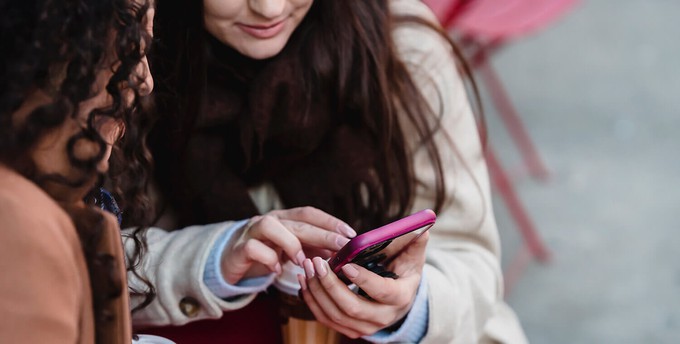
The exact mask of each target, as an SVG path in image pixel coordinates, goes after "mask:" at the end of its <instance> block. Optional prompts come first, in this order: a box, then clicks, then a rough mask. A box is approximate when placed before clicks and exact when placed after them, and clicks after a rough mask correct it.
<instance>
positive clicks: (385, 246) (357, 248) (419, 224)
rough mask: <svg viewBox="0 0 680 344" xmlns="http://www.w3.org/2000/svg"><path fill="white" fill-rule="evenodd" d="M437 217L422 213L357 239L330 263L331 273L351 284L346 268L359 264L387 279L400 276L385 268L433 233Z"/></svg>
mask: <svg viewBox="0 0 680 344" xmlns="http://www.w3.org/2000/svg"><path fill="white" fill-rule="evenodd" d="M436 219H437V216H436V215H435V213H434V211H432V210H430V209H425V210H421V211H419V212H417V213H415V214H412V215H409V216H406V217H404V218H401V219H399V220H397V221H394V222H392V223H389V224H386V225H384V226H382V227H379V228H376V229H373V230H370V231H368V232H366V233H363V234H360V235H357V236H356V237H354V238H352V239H351V240H350V241H349V242H348V243H347V244H345V246H343V247H342V248H341V249H340V250H339V251H338V252H337V253H336V254H335V255H334V256H333V257H331V259H330V260H329V261H328V264H329V265H330V268H331V270H333V272H335V274H336V275H338V277H340V279H342V280H343V281H345V282H348V280H347V278H346V277H345V276H344V275H343V274H342V270H340V269H341V268H342V266H343V265H345V264H348V263H355V264H358V265H360V266H363V267H365V268H367V269H369V270H371V271H373V272H375V273H378V274H380V275H381V276H385V277H393V278H396V277H397V276H396V275H394V274H393V273H391V272H389V271H387V270H386V269H385V267H386V266H387V265H389V263H390V262H391V261H392V260H394V258H396V257H397V256H398V255H399V254H400V253H401V252H402V251H403V250H405V249H406V248H407V247H408V246H409V245H410V244H411V243H412V242H413V241H415V240H416V239H418V237H420V236H421V235H422V234H423V233H425V231H427V230H428V229H430V227H432V225H434V222H435V221H436Z"/></svg>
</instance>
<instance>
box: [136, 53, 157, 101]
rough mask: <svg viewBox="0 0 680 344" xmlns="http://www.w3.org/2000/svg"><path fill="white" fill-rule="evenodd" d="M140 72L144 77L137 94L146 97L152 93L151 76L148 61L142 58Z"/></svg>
mask: <svg viewBox="0 0 680 344" xmlns="http://www.w3.org/2000/svg"><path fill="white" fill-rule="evenodd" d="M140 67H141V68H142V70H141V71H140V72H141V73H142V74H141V75H143V76H144V83H143V84H142V85H141V86H140V87H139V93H140V95H142V96H147V95H149V94H151V91H153V86H154V85H153V76H152V75H151V69H150V68H149V60H148V59H147V58H146V56H144V58H143V59H142V63H140Z"/></svg>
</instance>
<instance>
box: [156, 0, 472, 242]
mask: <svg viewBox="0 0 680 344" xmlns="http://www.w3.org/2000/svg"><path fill="white" fill-rule="evenodd" d="M202 18H203V16H202V2H200V1H198V2H197V1H167V0H159V1H158V3H157V12H156V37H157V38H158V42H159V44H158V45H157V46H156V50H155V53H156V54H152V60H151V63H152V70H153V72H154V75H155V76H156V77H157V78H158V79H159V87H157V88H156V103H157V111H158V112H159V114H162V118H161V119H160V122H159V124H158V126H157V127H156V128H155V129H154V131H153V133H152V135H151V140H150V141H151V143H150V145H151V149H152V151H153V155H154V159H155V161H156V166H157V169H156V171H157V173H156V175H155V178H156V180H157V181H158V184H159V186H160V189H161V192H162V194H163V196H164V198H165V200H166V202H167V205H168V206H171V207H172V208H173V210H174V211H175V213H176V215H177V218H178V220H179V222H180V225H189V224H195V223H208V222H215V221H220V220H228V219H232V220H233V219H239V218H245V217H249V216H252V215H255V214H256V213H257V209H256V207H255V206H254V204H252V202H251V201H250V199H249V197H248V192H247V189H248V188H250V187H252V186H257V185H258V184H260V183H262V182H263V181H269V182H271V183H272V184H273V185H274V187H275V188H276V190H277V192H278V194H279V196H280V197H281V199H282V201H283V203H284V204H285V205H286V206H288V207H294V206H304V205H312V206H316V207H318V208H320V209H322V210H325V211H327V212H329V213H331V214H334V215H336V216H338V217H340V218H342V219H344V220H346V221H347V222H348V223H349V224H351V225H352V226H354V227H355V228H357V229H358V230H360V231H361V230H366V229H370V228H372V227H375V226H378V225H382V224H384V223H386V222H388V221H391V220H394V219H396V218H398V217H401V216H403V215H405V213H406V212H408V211H410V208H411V205H412V203H413V200H414V194H415V188H416V180H415V177H414V167H413V162H412V161H411V152H410V149H411V148H412V147H407V144H408V143H407V142H406V139H405V133H404V132H403V130H402V123H400V120H399V119H400V117H402V116H403V117H405V118H406V120H407V121H409V122H410V123H409V124H410V126H411V127H413V128H414V130H415V131H416V134H417V136H418V138H419V142H418V145H419V146H422V148H423V149H425V150H426V151H427V153H428V156H429V157H430V160H431V161H432V164H433V166H434V169H435V176H436V183H435V185H436V186H435V190H433V193H434V195H435V197H434V202H433V204H432V205H431V206H432V207H433V209H435V211H438V210H440V208H441V207H442V206H443V204H444V202H445V198H446V194H445V185H444V178H443V173H444V172H443V170H442V161H441V157H440V154H439V152H438V150H437V147H436V146H435V145H434V142H433V140H432V137H433V136H434V134H435V133H436V132H437V131H438V130H439V129H440V128H439V125H440V123H439V118H438V117H439V113H437V111H438V110H440V109H430V108H429V107H428V105H427V104H426V103H425V101H424V99H423V97H422V95H421V91H420V90H419V89H418V87H417V86H416V85H415V83H414V80H413V78H412V76H411V75H410V73H409V70H408V69H407V67H406V66H405V64H404V63H403V62H402V60H401V59H400V58H399V56H398V54H397V51H396V47H395V44H394V42H393V40H392V36H391V35H392V30H393V28H394V27H395V25H398V24H401V23H403V22H411V23H413V24H415V25H425V26H427V27H430V28H431V29H433V30H437V31H438V32H440V33H441V34H442V35H443V37H446V35H445V33H444V32H442V31H441V29H438V28H437V27H436V25H433V24H431V23H428V22H426V21H424V20H420V19H418V18H410V17H395V16H393V15H392V14H391V13H390V10H389V6H388V1H387V0H342V1H332V0H317V1H315V2H314V3H313V5H312V7H311V9H310V11H309V13H308V14H307V16H306V17H305V19H304V20H303V22H302V23H301V24H300V26H299V27H298V29H297V30H296V32H295V33H294V34H293V36H292V37H291V39H290V41H289V42H288V44H287V45H286V47H285V48H284V50H283V51H282V52H281V53H280V54H279V55H277V56H275V57H274V58H271V59H268V60H263V61H256V60H251V59H249V58H247V57H245V56H242V55H240V54H239V53H238V52H236V51H234V50H233V49H231V48H229V47H227V46H224V45H223V44H221V43H220V42H218V41H217V40H216V39H215V38H213V37H211V36H210V35H209V34H207V33H206V32H205V31H204V29H203V19H202ZM447 39H448V38H447ZM454 51H456V52H457V51H458V50H454ZM459 57H460V56H459ZM442 96H445V95H442Z"/></svg>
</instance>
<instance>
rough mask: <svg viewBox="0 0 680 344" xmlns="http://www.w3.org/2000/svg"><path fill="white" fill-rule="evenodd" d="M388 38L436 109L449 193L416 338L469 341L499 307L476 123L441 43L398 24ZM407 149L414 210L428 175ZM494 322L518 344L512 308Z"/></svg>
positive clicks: (420, 154)
mask: <svg viewBox="0 0 680 344" xmlns="http://www.w3.org/2000/svg"><path fill="white" fill-rule="evenodd" d="M401 2H402V3H406V1H401ZM407 7H409V13H408V14H416V15H420V16H422V17H423V18H428V19H429V20H431V21H433V22H434V21H435V18H434V17H433V16H432V15H431V14H430V13H429V11H427V9H426V8H424V6H422V4H420V3H417V2H415V1H410V2H409V6H407ZM411 7H413V8H411ZM395 40H396V41H397V42H398V44H397V47H398V49H399V51H400V53H401V55H402V56H403V59H404V60H405V62H406V63H407V66H408V68H409V69H410V70H411V74H412V75H413V77H414V80H415V81H416V83H417V85H418V86H419V88H420V89H421V90H422V92H423V95H424V96H425V98H426V100H427V102H428V104H429V105H430V107H431V108H432V109H433V111H435V113H436V114H438V115H441V128H442V129H441V130H440V131H439V132H438V134H437V135H436V137H435V145H436V146H437V147H438V148H439V149H440V155H441V157H442V160H443V168H444V176H445V184H446V193H447V196H448V199H449V201H448V202H449V203H447V204H445V205H444V207H443V209H442V211H441V212H440V213H439V214H438V216H437V224H436V225H435V226H434V227H433V228H432V229H431V230H430V235H431V240H430V241H429V244H428V247H427V253H426V263H425V267H424V274H426V275H427V277H428V280H427V283H428V288H427V289H428V291H429V298H428V299H429V302H428V306H429V307H428V312H429V322H428V327H427V328H428V330H427V334H426V336H425V338H424V339H423V343H443V342H446V343H476V342H478V341H480V339H481V338H483V337H484V336H485V333H486V332H489V328H488V327H489V324H490V323H492V321H491V320H492V319H494V318H496V317H497V316H498V315H499V314H498V313H500V310H501V309H505V307H504V304H503V301H502V298H503V278H502V272H501V268H500V263H499V255H500V242H499V237H498V231H497V227H496V222H495V220H494V216H493V209H492V206H491V194H490V188H489V178H488V172H487V169H486V163H485V159H484V155H483V151H482V146H481V142H480V139H479V135H478V128H477V125H476V122H475V118H474V116H473V113H472V110H471V108H470V104H469V102H468V99H467V95H466V92H465V88H464V85H463V83H462V80H461V76H460V73H459V72H458V69H457V67H456V64H455V61H454V59H453V55H452V52H451V49H450V48H449V46H448V43H447V42H446V41H445V40H444V39H443V38H442V37H440V36H439V35H438V34H437V33H436V32H434V31H432V30H430V29H428V28H424V27H421V26H404V27H401V28H397V29H396V32H395ZM404 129H405V132H407V133H408V132H409V131H408V128H407V127H406V126H405V128H404ZM412 141H413V140H412ZM412 149H413V150H414V152H415V153H414V164H415V169H416V178H417V179H418V185H419V186H418V188H417V191H416V192H417V196H416V201H415V204H414V209H420V208H424V207H427V206H428V205H430V204H432V203H433V198H432V195H433V192H432V190H433V189H434V173H433V167H432V164H431V163H430V159H429V158H428V156H427V154H426V152H425V151H424V150H422V149H421V150H418V148H417V147H413V148H412ZM500 322H501V323H503V322H505V325H506V326H508V327H510V328H513V327H514V328H515V329H516V331H518V333H519V335H517V336H515V337H514V339H513V340H512V341H513V342H523V340H521V339H522V338H523V335H521V330H520V329H519V326H518V324H517V322H516V319H515V318H514V315H512V312H509V313H506V316H505V319H503V320H500ZM494 323H498V321H494ZM506 332H507V331H506Z"/></svg>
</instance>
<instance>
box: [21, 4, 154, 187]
mask: <svg viewBox="0 0 680 344" xmlns="http://www.w3.org/2000/svg"><path fill="white" fill-rule="evenodd" d="M153 16H154V9H153V8H151V9H149V11H148V12H147V13H146V18H145V25H146V26H145V29H146V30H147V32H148V33H149V34H150V35H152V34H153ZM136 72H137V73H138V75H140V76H142V77H143V84H142V85H140V87H139V93H140V95H147V94H149V93H150V92H151V91H152V89H153V78H152V77H151V73H150V71H149V64H148V61H147V59H146V57H144V58H143V59H142V61H140V63H139V65H138V66H137V70H136ZM112 75H113V71H112V70H111V68H103V69H102V70H100V71H99V72H98V73H97V79H96V82H95V83H94V93H95V95H94V96H93V97H92V98H89V99H87V100H85V101H83V102H81V103H80V104H79V106H78V109H79V112H78V118H77V119H70V118H69V119H67V120H66V121H65V123H64V124H63V125H62V126H60V127H58V128H56V129H54V130H52V131H50V132H48V133H47V134H46V135H44V136H43V137H42V138H41V139H40V140H39V141H38V142H37V144H36V146H35V148H34V149H33V151H32V158H33V161H34V162H35V164H36V167H37V168H38V171H39V172H40V173H45V174H48V173H58V174H61V175H63V176H67V177H68V176H69V175H70V173H69V171H71V165H70V163H69V160H68V155H67V152H66V150H65V149H64V147H65V146H66V143H67V142H68V140H69V139H70V138H71V137H72V136H73V135H74V134H75V133H77V132H79V131H80V130H82V128H84V127H85V126H86V125H87V124H86V123H87V119H88V117H89V114H90V113H91V112H92V111H94V110H95V109H101V108H107V107H109V106H111V104H113V100H112V98H111V95H110V94H109V93H108V92H107V91H106V89H105V87H106V85H107V84H108V82H109V80H110V79H111V76H112ZM121 94H122V96H123V98H124V99H126V100H128V101H131V100H132V99H133V97H134V94H133V92H132V90H130V89H123V90H121ZM51 102H52V98H51V97H50V96H49V95H48V94H47V93H45V92H44V91H36V92H34V93H33V94H31V95H30V96H29V97H28V99H27V100H26V101H25V102H24V104H22V106H21V107H20V109H19V110H18V111H17V112H16V113H15V116H16V117H17V118H20V119H21V118H25V117H26V116H27V115H28V114H29V113H30V112H31V111H33V110H34V109H35V108H37V107H39V106H42V105H45V104H49V103H51ZM94 125H95V127H96V129H97V130H98V131H99V134H100V135H101V137H102V139H104V141H105V142H106V147H105V152H104V158H103V159H102V160H101V161H100V162H99V164H98V165H97V170H98V171H99V172H102V173H104V172H106V171H107V170H108V166H109V165H108V159H109V157H110V155H111V150H112V147H113V144H114V143H115V142H116V141H117V140H118V139H119V138H120V137H121V136H122V134H123V133H124V131H125V127H124V126H123V125H122V124H121V122H118V121H117V120H114V119H112V118H110V117H107V116H97V117H95V119H94ZM79 142H80V143H78V144H76V145H75V147H74V154H75V155H76V157H77V158H80V159H87V158H90V157H93V156H95V155H96V154H97V153H98V152H99V146H98V145H97V144H94V143H92V142H90V141H84V140H81V141H79Z"/></svg>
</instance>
